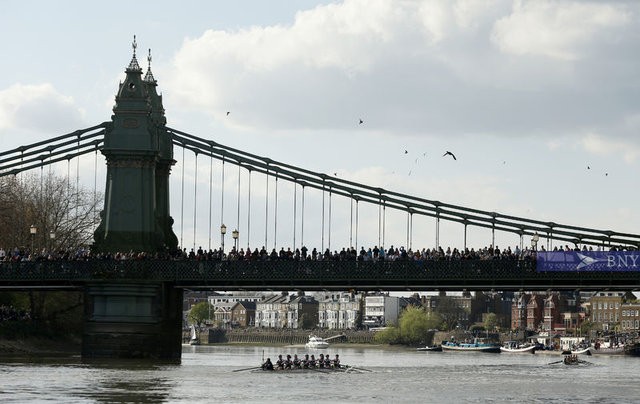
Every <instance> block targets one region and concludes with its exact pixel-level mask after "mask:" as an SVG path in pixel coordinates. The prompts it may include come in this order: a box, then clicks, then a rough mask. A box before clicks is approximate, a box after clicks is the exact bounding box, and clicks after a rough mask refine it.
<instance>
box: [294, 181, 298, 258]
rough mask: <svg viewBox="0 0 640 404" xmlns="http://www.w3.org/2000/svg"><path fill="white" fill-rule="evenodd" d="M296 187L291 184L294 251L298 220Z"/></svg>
mask: <svg viewBox="0 0 640 404" xmlns="http://www.w3.org/2000/svg"><path fill="white" fill-rule="evenodd" d="M297 208H298V185H297V184H296V183H295V182H294V183H293V249H294V251H295V249H296V225H297V220H298V212H297Z"/></svg>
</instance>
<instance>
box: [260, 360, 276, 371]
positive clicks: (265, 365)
mask: <svg viewBox="0 0 640 404" xmlns="http://www.w3.org/2000/svg"><path fill="white" fill-rule="evenodd" d="M262 370H273V363H271V358H267V360H266V362H265V363H263V364H262Z"/></svg>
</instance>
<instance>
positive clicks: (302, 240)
mask: <svg viewBox="0 0 640 404" xmlns="http://www.w3.org/2000/svg"><path fill="white" fill-rule="evenodd" d="M300 245H301V246H302V247H304V184H302V212H300Z"/></svg>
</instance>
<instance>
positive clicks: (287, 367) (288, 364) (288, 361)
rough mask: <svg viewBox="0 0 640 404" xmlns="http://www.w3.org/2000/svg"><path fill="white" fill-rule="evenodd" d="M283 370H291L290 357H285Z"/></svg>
mask: <svg viewBox="0 0 640 404" xmlns="http://www.w3.org/2000/svg"><path fill="white" fill-rule="evenodd" d="M284 368H285V369H289V370H290V369H291V355H287V360H285V361H284Z"/></svg>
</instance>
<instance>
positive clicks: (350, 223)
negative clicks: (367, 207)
mask: <svg viewBox="0 0 640 404" xmlns="http://www.w3.org/2000/svg"><path fill="white" fill-rule="evenodd" d="M350 201H351V203H350V205H351V212H350V215H349V247H353V195H352V197H351V198H350Z"/></svg>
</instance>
